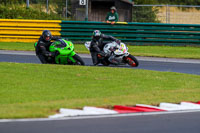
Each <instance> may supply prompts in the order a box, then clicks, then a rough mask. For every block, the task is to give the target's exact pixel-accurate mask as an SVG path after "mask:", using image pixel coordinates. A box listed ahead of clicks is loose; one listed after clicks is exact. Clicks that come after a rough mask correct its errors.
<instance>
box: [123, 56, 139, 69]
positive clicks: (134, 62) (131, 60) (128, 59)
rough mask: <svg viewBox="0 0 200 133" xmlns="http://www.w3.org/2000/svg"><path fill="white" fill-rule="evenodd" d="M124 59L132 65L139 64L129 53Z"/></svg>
mask: <svg viewBox="0 0 200 133" xmlns="http://www.w3.org/2000/svg"><path fill="white" fill-rule="evenodd" d="M125 60H126V61H127V63H128V64H129V65H130V66H132V67H137V66H138V65H139V62H138V60H137V59H136V58H135V57H134V56H133V55H131V54H129V55H128V56H127V57H126V58H125Z"/></svg>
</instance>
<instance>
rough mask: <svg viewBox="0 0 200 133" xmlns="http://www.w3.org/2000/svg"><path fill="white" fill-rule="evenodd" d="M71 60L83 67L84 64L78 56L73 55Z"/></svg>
mask: <svg viewBox="0 0 200 133" xmlns="http://www.w3.org/2000/svg"><path fill="white" fill-rule="evenodd" d="M73 58H74V59H75V60H76V62H77V65H83V66H84V65H85V62H84V61H83V60H82V58H81V57H80V56H79V55H77V54H75V55H74V56H73Z"/></svg>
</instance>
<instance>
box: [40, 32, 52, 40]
mask: <svg viewBox="0 0 200 133" xmlns="http://www.w3.org/2000/svg"><path fill="white" fill-rule="evenodd" d="M51 37H52V35H51V32H50V31H49V30H44V31H43V32H42V38H43V39H44V40H45V41H51Z"/></svg>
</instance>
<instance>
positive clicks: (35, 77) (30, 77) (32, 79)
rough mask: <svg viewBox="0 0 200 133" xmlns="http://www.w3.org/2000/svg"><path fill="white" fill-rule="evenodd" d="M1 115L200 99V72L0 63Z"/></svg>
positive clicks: (28, 115) (31, 115) (24, 115)
mask: <svg viewBox="0 0 200 133" xmlns="http://www.w3.org/2000/svg"><path fill="white" fill-rule="evenodd" d="M0 77H2V78H1V80H0V85H1V86H0V99H1V100H0V118H35V117H47V116H49V115H52V114H55V112H56V111H57V110H58V109H59V108H61V107H63V108H81V107H83V106H101V107H109V106H112V105H116V104H118V105H134V104H137V103H140V104H152V105H156V104H158V103H160V102H173V103H177V102H180V101H198V100H200V99H199V98H200V82H199V81H200V76H198V75H190V74H180V73H172V72H156V71H149V70H138V69H127V68H110V67H89V66H88V67H87V66H84V67H83V66H67V65H42V64H20V63H0Z"/></svg>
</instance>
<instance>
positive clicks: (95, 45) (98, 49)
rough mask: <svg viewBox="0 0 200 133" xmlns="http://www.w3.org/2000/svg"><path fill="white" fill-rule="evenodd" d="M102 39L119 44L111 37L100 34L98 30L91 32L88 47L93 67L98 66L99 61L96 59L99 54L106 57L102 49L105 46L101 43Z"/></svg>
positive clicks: (118, 41)
mask: <svg viewBox="0 0 200 133" xmlns="http://www.w3.org/2000/svg"><path fill="white" fill-rule="evenodd" d="M104 39H106V40H111V41H115V42H116V43H118V44H120V40H118V39H116V38H114V37H112V36H108V35H105V34H102V33H101V32H100V31H99V30H95V31H94V32H93V36H92V41H91V45H90V53H91V56H92V61H93V64H94V65H98V64H99V63H100V60H99V59H98V57H97V56H98V54H100V55H101V56H106V54H105V53H104V52H103V47H104V46H105V44H106V43H104V42H103V40H104Z"/></svg>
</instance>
